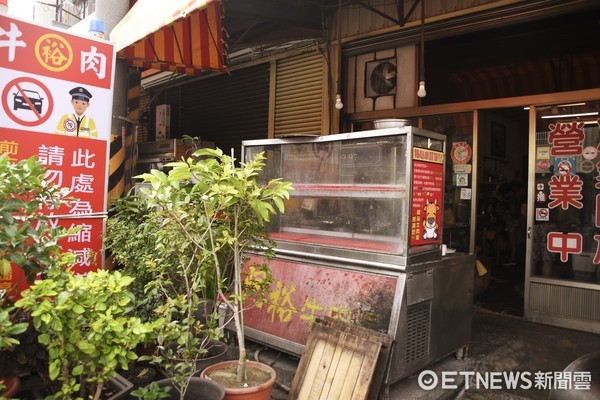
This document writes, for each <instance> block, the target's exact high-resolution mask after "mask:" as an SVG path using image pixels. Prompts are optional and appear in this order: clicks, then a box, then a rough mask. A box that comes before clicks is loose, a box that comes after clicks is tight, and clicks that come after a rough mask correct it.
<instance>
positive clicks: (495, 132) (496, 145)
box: [490, 122, 506, 158]
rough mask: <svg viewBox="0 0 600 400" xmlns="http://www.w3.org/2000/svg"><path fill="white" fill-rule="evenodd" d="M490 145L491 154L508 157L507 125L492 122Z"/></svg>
mask: <svg viewBox="0 0 600 400" xmlns="http://www.w3.org/2000/svg"><path fill="white" fill-rule="evenodd" d="M490 146H491V147H490V154H491V155H492V156H493V157H499V158H505V157H506V126H504V125H501V124H499V123H497V122H492V129H491V132H490Z"/></svg>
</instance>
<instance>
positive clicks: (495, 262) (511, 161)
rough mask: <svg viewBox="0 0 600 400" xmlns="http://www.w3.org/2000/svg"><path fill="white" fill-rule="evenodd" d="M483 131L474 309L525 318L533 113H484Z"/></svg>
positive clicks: (520, 110) (518, 109)
mask: <svg viewBox="0 0 600 400" xmlns="http://www.w3.org/2000/svg"><path fill="white" fill-rule="evenodd" d="M478 120H479V126H478V132H479V133H478V146H477V147H478V148H477V150H478V151H477V153H478V179H477V197H476V212H477V220H476V232H477V235H476V236H477V237H476V249H475V252H476V253H477V256H478V260H479V261H480V262H481V263H482V264H483V266H484V267H485V269H487V271H488V272H487V274H484V275H482V276H477V275H476V287H475V289H476V290H475V293H474V294H475V299H474V301H475V304H476V305H478V306H480V307H482V308H486V309H489V310H492V311H495V312H502V313H505V314H510V315H516V316H523V309H524V292H525V263H526V256H525V255H526V251H525V249H526V234H527V232H526V231H527V226H526V221H527V220H526V216H527V188H528V182H527V176H528V174H527V166H528V134H529V133H528V132H529V123H528V111H527V110H524V109H523V107H513V108H500V109H491V110H482V111H480V112H479V119H478Z"/></svg>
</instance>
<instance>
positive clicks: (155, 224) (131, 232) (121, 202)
mask: <svg viewBox="0 0 600 400" xmlns="http://www.w3.org/2000/svg"><path fill="white" fill-rule="evenodd" d="M109 215H110V217H109V218H108V220H107V222H106V233H105V236H104V246H105V248H106V249H107V250H109V251H110V254H111V255H112V258H113V260H114V261H115V262H116V265H117V266H118V268H120V270H121V271H122V272H123V273H124V274H125V275H129V276H134V277H135V280H134V281H133V283H132V284H131V286H130V288H129V290H130V291H131V292H132V293H133V294H134V295H135V299H136V307H135V308H136V314H137V315H138V316H139V317H140V318H141V319H142V320H143V321H146V322H148V321H152V320H154V319H156V315H155V313H154V310H155V309H156V308H157V307H158V306H159V305H160V304H161V303H163V302H164V295H163V293H162V292H161V291H160V290H159V289H158V288H157V285H151V286H148V285H149V284H150V283H152V282H153V281H154V280H155V279H156V278H157V276H155V274H154V273H153V271H152V268H150V267H147V265H152V264H154V263H155V261H154V259H155V253H154V251H153V249H155V248H156V245H157V234H158V233H159V232H160V230H161V229H162V228H161V220H160V216H159V215H158V214H157V213H153V212H151V210H150V209H149V208H148V206H147V203H146V201H145V200H144V199H143V198H140V197H139V196H135V195H132V194H129V195H127V196H125V197H120V198H118V199H117V200H116V201H115V202H114V203H113V205H112V207H111V210H110V213H109ZM171 259H172V260H173V261H170V262H172V263H175V262H176V260H174V257H171ZM160 262H161V263H166V262H167V260H166V259H165V258H164V257H163V258H161V260H160ZM169 265H171V264H169ZM167 269H168V268H165V270H167Z"/></svg>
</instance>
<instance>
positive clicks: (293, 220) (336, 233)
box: [242, 126, 445, 266]
mask: <svg viewBox="0 0 600 400" xmlns="http://www.w3.org/2000/svg"><path fill="white" fill-rule="evenodd" d="M242 145H243V149H244V160H245V161H248V160H250V159H251V158H252V157H253V156H254V155H256V154H257V153H259V152H264V153H265V156H266V163H267V165H266V166H265V168H264V172H263V179H265V180H268V179H273V178H283V179H284V180H287V181H290V182H292V184H293V187H294V191H293V192H292V193H291V198H290V200H289V201H288V202H287V203H286V211H285V213H284V214H283V215H281V216H279V217H278V218H277V219H276V220H274V221H273V222H272V223H271V224H270V225H269V230H270V233H271V237H272V238H273V239H275V240H276V241H277V242H278V247H280V248H295V249H298V250H301V251H309V252H318V253H320V254H330V255H338V256H345V257H350V258H359V259H361V258H365V257H367V258H370V259H379V260H382V261H384V260H385V261H387V262H390V263H393V264H396V265H399V266H404V265H406V263H407V260H408V257H409V256H411V257H417V256H418V257H419V259H424V258H425V259H433V258H440V257H441V253H440V243H441V240H440V238H441V228H442V221H441V215H442V212H441V205H442V204H443V173H444V171H443V168H444V163H443V160H444V151H445V137H444V136H443V135H440V134H436V133H433V132H428V131H425V130H422V129H418V128H414V127H410V126H405V127H399V128H391V129H380V130H373V131H365V132H356V133H349V134H342V135H331V136H318V137H294V138H280V139H272V140H258V141H257V140H253V141H249V142H243V143H242ZM428 219H429V220H431V221H432V222H430V223H429V224H430V227H428V225H427V224H428V222H427V221H428ZM366 253H368V256H367V254H366ZM426 254H427V255H426Z"/></svg>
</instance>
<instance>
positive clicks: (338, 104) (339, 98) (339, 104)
mask: <svg viewBox="0 0 600 400" xmlns="http://www.w3.org/2000/svg"><path fill="white" fill-rule="evenodd" d="M335 108H337V109H338V110H341V109H342V108H344V103H342V95H341V94H339V93H336V95H335Z"/></svg>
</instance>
